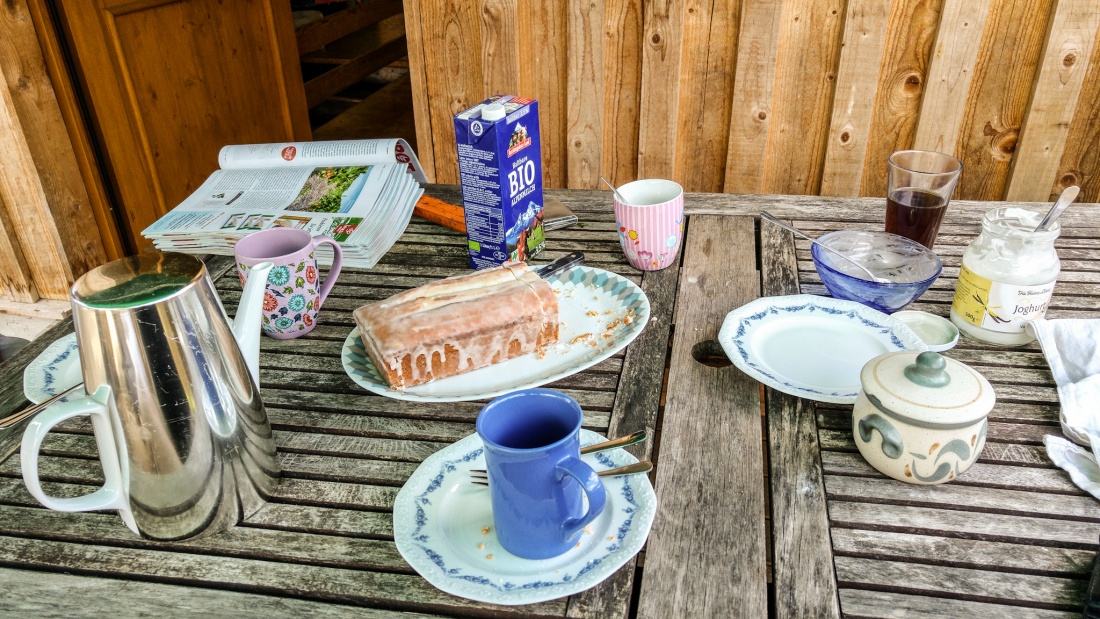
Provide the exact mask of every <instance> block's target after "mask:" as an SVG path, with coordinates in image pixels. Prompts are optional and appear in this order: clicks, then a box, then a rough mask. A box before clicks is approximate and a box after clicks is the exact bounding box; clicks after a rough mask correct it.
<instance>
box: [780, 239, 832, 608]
mask: <svg viewBox="0 0 1100 619" xmlns="http://www.w3.org/2000/svg"><path fill="white" fill-rule="evenodd" d="M760 261H761V265H760V269H761V288H762V293H763V296H782V295H788V294H798V293H799V284H798V262H797V260H796V257H795V244H794V235H792V234H791V233H790V232H788V231H786V230H783V229H782V228H779V227H778V226H774V225H770V224H767V223H763V222H761V228H760ZM764 392H765V398H764V403H765V410H766V412H767V442H768V466H769V471H770V474H769V477H768V479H769V482H770V486H771V487H770V489H769V497H770V498H771V502H770V505H771V525H772V535H771V536H772V544H773V550H772V555H773V557H774V559H773V560H772V574H773V575H772V586H773V588H774V591H775V593H774V606H775V613H776V616H779V617H837V616H839V615H840V607H839V601H838V599H837V588H836V576H835V574H834V573H833V551H832V548H831V546H830V545H829V518H828V513H827V512H826V509H825V485H824V475H823V472H822V463H821V453H820V445H819V444H818V435H817V423H816V419H815V414H814V411H815V409H814V403H813V402H810V401H807V400H801V399H799V398H796V397H794V396H791V395H787V394H785V393H781V392H779V391H776V390H774V389H770V388H765V389H764Z"/></svg>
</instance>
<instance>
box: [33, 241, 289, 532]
mask: <svg viewBox="0 0 1100 619" xmlns="http://www.w3.org/2000/svg"><path fill="white" fill-rule="evenodd" d="M270 268H271V263H266V264H263V265H258V266H257V267H256V271H254V272H253V273H252V274H251V276H250V277H249V278H248V284H247V285H246V287H245V290H244V293H243V295H242V297H241V303H240V306H239V308H238V311H237V320H236V324H235V325H234V327H232V328H231V327H230V323H229V320H228V319H227V317H226V313H225V310H224V309H223V308H222V305H221V302H220V301H219V299H218V296H217V293H216V292H215V290H214V286H213V283H212V282H211V280H210V277H209V275H208V274H207V271H206V267H205V266H204V265H203V263H202V262H201V261H200V260H198V259H197V258H195V257H193V256H190V255H187V254H180V253H147V254H143V255H140V256H133V257H129V258H124V259H122V260H116V261H114V262H111V263H109V264H106V265H103V266H101V267H99V268H96V269H94V270H92V271H89V272H88V273H87V274H85V275H84V276H83V277H81V278H80V279H79V280H77V282H76V284H74V285H73V288H72V291H71V293H70V300H71V302H72V307H73V324H74V326H75V328H76V335H77V342H78V344H79V348H80V362H81V368H82V371H83V376H84V385H85V389H86V390H87V392H88V393H89V394H90V395H88V396H87V397H84V398H81V399H78V400H75V401H69V402H65V403H62V404H58V405H55V406H53V407H51V408H49V409H47V410H46V411H44V412H42V413H40V414H39V415H38V416H37V417H35V418H34V420H33V421H31V423H30V425H29V426H28V427H27V430H26V432H25V433H24V435H23V442H22V449H21V459H22V467H23V479H24V482H25V483H26V485H27V489H28V490H29V491H30V493H31V494H32V495H34V497H35V498H36V499H38V500H39V501H40V502H41V503H42V504H43V505H45V506H46V507H49V508H51V509H56V510H61V511H89V510H103V509H114V510H118V512H119V515H120V516H121V517H122V519H123V521H124V522H125V523H126V526H128V527H129V528H130V529H131V530H133V531H134V532H135V533H138V534H139V535H141V536H142V537H145V538H149V539H158V540H175V539H183V538H189V537H194V536H197V535H200V534H206V533H212V532H216V531H221V530H224V529H226V528H228V527H231V526H233V525H234V524H236V523H237V521H238V520H239V519H240V518H242V517H247V516H249V515H251V514H252V513H254V512H255V511H256V510H258V509H259V508H260V507H261V506H262V505H263V504H264V501H265V500H266V499H267V498H268V496H270V495H271V493H272V492H273V491H274V490H275V487H276V485H277V484H278V481H279V474H280V472H279V465H278V462H277V460H276V458H275V440H274V437H273V436H272V432H271V426H270V425H269V423H268V420H267V413H266V412H265V411H264V405H263V402H261V401H260V394H259V389H258V387H257V385H258V378H257V376H256V374H257V373H258V365H259V337H260V308H261V305H262V300H263V291H264V287H265V286H264V284H265V282H266V280H267V271H268V270H270ZM79 415H90V416H91V420H92V427H93V430H94V432H95V438H96V444H97V446H98V448H99V456H100V460H101V461H102V463H103V473H104V477H105V479H106V483H104V485H103V487H102V488H100V489H99V490H97V491H95V492H93V493H91V494H89V495H86V496H82V497H77V498H58V497H51V496H49V495H47V494H46V493H44V492H43V491H42V487H41V484H40V482H39V478H38V453H39V450H40V449H41V446H42V441H43V439H44V438H45V436H46V434H47V433H48V432H49V431H50V429H52V428H53V427H54V426H55V425H56V424H58V423H60V422H61V421H63V420H65V419H68V418H70V417H75V416H79Z"/></svg>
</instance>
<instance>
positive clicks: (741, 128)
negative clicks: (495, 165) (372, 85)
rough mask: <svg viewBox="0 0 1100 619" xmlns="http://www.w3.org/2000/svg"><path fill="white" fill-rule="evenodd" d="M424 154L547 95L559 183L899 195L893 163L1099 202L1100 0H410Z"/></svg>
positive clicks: (975, 187)
mask: <svg viewBox="0 0 1100 619" xmlns="http://www.w3.org/2000/svg"><path fill="white" fill-rule="evenodd" d="M404 4H405V11H406V13H407V14H408V15H410V16H416V18H415V19H410V20H409V21H408V22H407V24H408V26H407V27H408V39H409V46H410V50H409V52H410V55H409V57H410V61H411V63H410V64H411V65H412V71H413V85H414V105H415V107H416V112H417V121H418V125H417V138H418V141H419V143H420V155H421V158H422V160H423V161H424V162H425V164H426V165H427V167H428V168H429V175H430V176H433V177H434V179H435V180H436V181H437V182H441V183H455V182H457V180H458V175H457V163H456V157H455V145H454V126H453V123H452V116H453V114H455V113H456V112H458V111H461V110H462V109H464V108H466V107H469V106H470V105H473V104H475V103H477V102H479V101H481V100H483V99H484V98H486V97H488V96H490V95H492V94H498V93H506V94H518V95H522V96H527V97H534V98H537V99H538V100H539V103H540V108H541V110H540V111H541V126H542V135H543V158H544V163H545V166H544V169H545V184H546V185H547V186H549V187H574V188H595V187H597V183H598V181H599V179H598V176H599V174H601V173H602V174H604V175H605V176H608V177H609V178H611V179H613V180H614V181H615V182H617V183H624V182H627V181H629V180H632V179H635V178H641V177H667V178H673V179H676V180H678V181H679V182H680V183H681V184H683V185H684V187H685V188H686V189H687V190H689V191H712V192H730V193H790V194H820V195H865V196H881V195H885V179H886V161H885V160H886V157H887V156H888V155H889V154H890V153H891V152H893V151H895V150H900V149H906V148H921V149H930V150H941V151H945V152H950V153H953V154H954V155H956V156H957V157H959V158H960V159H962V161H963V165H964V168H963V177H962V180H961V182H960V185H959V188H958V190H957V193H956V197H958V198H966V199H974V200H1005V199H1009V200H1027V201H1044V200H1048V199H1052V197H1053V196H1054V195H1056V194H1057V193H1058V192H1060V191H1061V189H1062V188H1063V187H1064V186H1067V185H1070V184H1078V185H1080V186H1081V187H1082V189H1083V192H1082V196H1081V198H1079V199H1080V200H1083V201H1089V202H1095V201H1098V200H1100V178H1098V176H1100V154H1098V153H1100V150H1098V148H1097V147H1098V146H1100V104H1098V103H1097V102H1098V101H1100V46H1098V45H1096V41H1097V38H1098V36H1100V32H1098V30H1100V6H1098V5H1097V0H1058V1H1057V2H1052V1H1051V0H712V1H711V2H699V1H698V0H653V1H647V2H643V1H642V0H582V1H581V2H566V1H564V0H541V1H539V2H519V1H518V0H478V2H467V1H465V0H404Z"/></svg>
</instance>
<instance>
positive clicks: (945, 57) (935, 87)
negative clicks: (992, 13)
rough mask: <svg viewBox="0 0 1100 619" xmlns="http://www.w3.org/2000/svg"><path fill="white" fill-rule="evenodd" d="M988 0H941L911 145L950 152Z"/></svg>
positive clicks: (987, 11) (960, 124)
mask: <svg viewBox="0 0 1100 619" xmlns="http://www.w3.org/2000/svg"><path fill="white" fill-rule="evenodd" d="M990 2H991V0H945V2H944V5H943V13H942V14H941V15H940V27H939V30H938V31H937V33H936V44H935V48H934V49H933V53H932V61H931V66H930V67H929V69H928V79H927V81H926V82H925V89H924V97H923V99H922V101H921V111H920V120H919V121H918V122H917V135H916V137H915V138H914V139H913V148H917V149H921V150H935V151H939V152H942V153H954V152H955V145H956V144H958V141H959V132H960V131H961V129H962V120H963V113H964V111H965V109H966V96H967V93H968V92H970V83H971V82H972V81H973V79H974V65H975V64H977V62H978V50H979V48H980V47H981V42H982V32H984V31H985V22H986V18H987V17H988V15H989V6H990Z"/></svg>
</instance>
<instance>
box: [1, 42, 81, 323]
mask: <svg viewBox="0 0 1100 619" xmlns="http://www.w3.org/2000/svg"><path fill="white" fill-rule="evenodd" d="M9 59H10V58H7V57H5V58H0V60H9ZM15 60H18V59H15ZM3 64H8V63H7V62H4V63H3ZM12 68H16V69H18V67H17V66H15V67H12ZM9 70H10V69H9V68H8V67H5V66H2V64H0V201H2V202H3V205H4V206H5V207H6V211H7V223H8V224H10V227H8V230H9V231H10V232H11V234H12V235H14V237H15V239H17V241H18V244H19V246H20V247H22V248H23V250H22V255H23V260H24V263H25V264H26V268H27V271H28V273H29V275H30V279H32V280H33V281H34V286H26V285H25V282H20V280H21V279H25V278H23V277H19V276H16V278H15V279H12V280H11V281H10V282H8V283H10V284H11V285H13V288H12V289H11V290H10V291H9V294H10V295H11V298H12V299H13V300H16V301H22V302H28V303H30V302H34V301H37V300H38V296H39V295H42V296H48V297H50V298H58V299H64V298H66V297H65V294H66V293H67V292H68V285H69V284H71V282H72V281H73V279H72V270H71V269H70V268H69V265H68V263H67V262H66V261H65V256H64V254H63V253H62V251H61V239H60V238H59V237H58V235H57V229H56V228H55V227H54V226H53V217H52V214H51V213H50V205H49V203H48V202H47V199H46V194H45V192H44V190H43V187H42V182H41V178H40V177H39V171H38V167H37V166H36V165H35V161H34V157H33V155H32V154H31V149H30V145H29V144H28V142H27V137H26V130H25V129H24V128H23V123H22V122H21V119H20V117H19V110H18V109H17V108H16V105H15V101H14V98H13V97H12V93H11V92H9V87H10V84H12V83H13V82H15V84H16V88H18V82H19V80H20V79H23V76H22V75H20V76H18V77H16V76H11V77H9V76H8V71H9ZM16 92H17V93H18V91H16ZM5 227H7V226H5ZM32 250H33V251H32ZM5 253H8V252H5ZM8 254H9V256H12V255H13V254H10V253H8ZM7 266H9V265H5V267H7ZM10 266H11V267H13V268H17V267H18V263H16V264H12V265H10Z"/></svg>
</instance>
